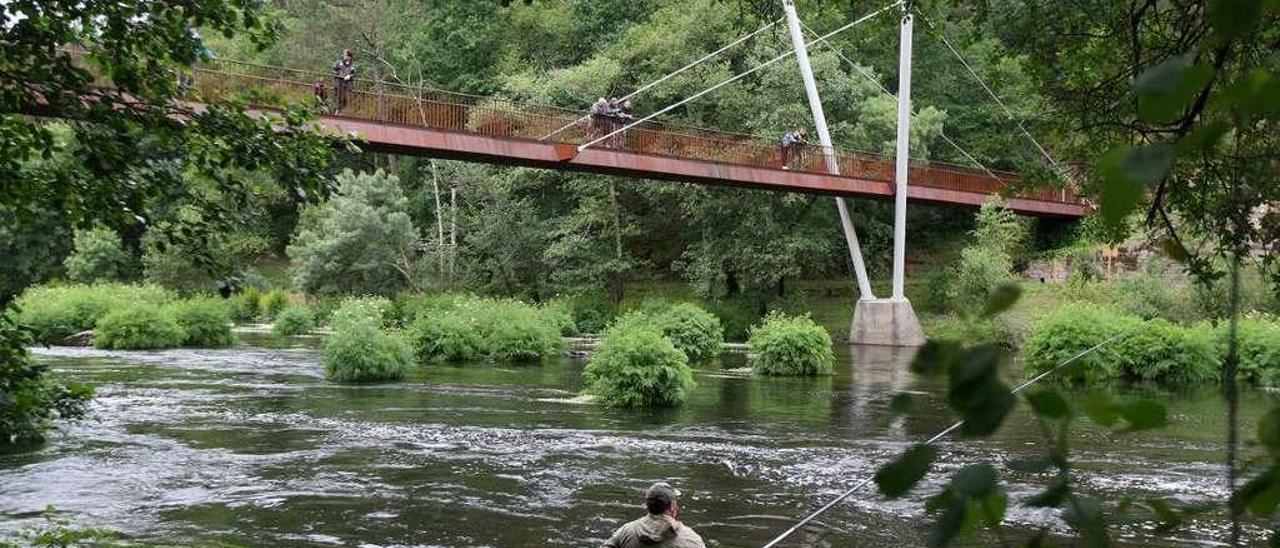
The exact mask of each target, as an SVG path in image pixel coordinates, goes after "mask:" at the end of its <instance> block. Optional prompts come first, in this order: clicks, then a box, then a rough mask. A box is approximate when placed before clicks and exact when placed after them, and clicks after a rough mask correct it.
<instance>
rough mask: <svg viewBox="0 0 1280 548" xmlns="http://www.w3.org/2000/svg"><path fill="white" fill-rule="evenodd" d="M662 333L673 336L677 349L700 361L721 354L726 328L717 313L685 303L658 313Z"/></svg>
mask: <svg viewBox="0 0 1280 548" xmlns="http://www.w3.org/2000/svg"><path fill="white" fill-rule="evenodd" d="M657 321H658V323H659V325H660V327H661V328H662V334H663V335H666V336H668V337H670V338H671V342H672V343H674V344H675V345H676V348H678V349H680V350H682V351H684V353H685V355H686V356H688V357H689V361H690V362H693V363H696V362H701V361H705V360H709V359H711V358H714V357H716V356H719V355H720V350H721V346H722V345H724V329H723V328H721V327H720V319H719V318H717V317H715V315H714V314H712V313H710V312H707V311H706V310H703V309H701V308H699V307H698V306H697V305H694V304H690V303H681V304H678V305H675V306H672V307H670V308H668V309H666V310H664V311H662V312H661V313H660V314H659V315H658V316H657Z"/></svg>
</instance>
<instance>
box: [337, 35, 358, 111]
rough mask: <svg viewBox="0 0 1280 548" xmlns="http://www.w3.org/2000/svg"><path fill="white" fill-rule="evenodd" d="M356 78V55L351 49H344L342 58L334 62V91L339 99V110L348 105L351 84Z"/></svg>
mask: <svg viewBox="0 0 1280 548" xmlns="http://www.w3.org/2000/svg"><path fill="white" fill-rule="evenodd" d="M355 80H356V61H355V56H353V55H351V50H349V49H344V50H342V58H341V59H338V61H337V62H336V63H334V64H333V91H334V95H335V99H337V102H338V105H337V110H342V109H344V108H346V107H347V95H348V94H349V93H351V84H353V83H355Z"/></svg>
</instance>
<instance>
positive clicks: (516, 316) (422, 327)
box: [411, 299, 563, 362]
mask: <svg viewBox="0 0 1280 548" xmlns="http://www.w3.org/2000/svg"><path fill="white" fill-rule="evenodd" d="M411 330H412V332H413V338H414V345H415V349H416V351H417V354H418V356H419V358H421V359H422V360H424V361H433V360H438V361H448V362H459V361H469V360H477V359H483V360H487V361H494V362H528V361H537V360H540V359H542V358H544V357H547V356H550V355H554V354H556V353H558V352H559V351H560V349H561V346H562V345H563V341H562V340H561V338H560V326H559V325H558V323H557V321H556V318H554V317H552V316H550V315H548V314H545V313H543V311H542V310H539V309H538V308H535V307H533V306H530V305H527V304H524V303H520V302H517V301H503V300H491V299H467V300H463V301H461V302H458V303H457V304H456V305H455V306H454V307H453V308H448V309H442V310H437V311H429V312H427V313H425V314H423V315H422V316H421V317H420V318H418V320H417V321H416V322H414V324H413V327H412V328H411Z"/></svg>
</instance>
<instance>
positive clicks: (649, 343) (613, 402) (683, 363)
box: [583, 323, 697, 408]
mask: <svg viewBox="0 0 1280 548" xmlns="http://www.w3.org/2000/svg"><path fill="white" fill-rule="evenodd" d="M583 374H584V375H585V377H586V382H587V389H586V390H587V392H589V393H592V394H595V395H596V396H597V397H598V398H599V399H600V402H601V403H603V404H605V405H607V406H610V407H642V408H649V407H672V406H676V405H680V404H681V403H684V401H685V399H686V398H688V396H689V393H690V392H691V391H693V389H694V387H695V386H697V384H696V383H695V382H694V380H693V371H692V370H691V369H690V368H689V360H688V358H686V357H685V355H684V352H681V351H680V350H678V349H676V347H675V345H674V344H672V343H671V339H669V338H667V337H666V336H664V335H663V334H662V332H661V331H659V330H658V329H657V328H655V327H654V326H652V325H645V324H642V323H637V324H627V325H615V326H614V327H611V328H609V330H608V331H606V333H605V337H604V340H603V341H602V342H601V344H600V347H599V348H598V349H596V352H595V353H594V354H592V355H591V359H590V360H589V361H588V362H587V366H586V368H585V369H584V370H583Z"/></svg>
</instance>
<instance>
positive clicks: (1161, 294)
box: [1112, 274, 1199, 322]
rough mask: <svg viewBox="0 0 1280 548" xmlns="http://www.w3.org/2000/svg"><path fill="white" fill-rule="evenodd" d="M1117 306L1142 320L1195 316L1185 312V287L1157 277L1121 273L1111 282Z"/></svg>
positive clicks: (1175, 319) (1187, 300)
mask: <svg viewBox="0 0 1280 548" xmlns="http://www.w3.org/2000/svg"><path fill="white" fill-rule="evenodd" d="M1112 289H1113V291H1114V302H1115V304H1116V306H1117V307H1119V308H1120V309H1121V310H1124V311H1125V312H1128V313H1130V314H1136V315H1138V316H1139V317H1141V318H1143V319H1148V320H1149V319H1153V318H1165V319H1168V320H1172V321H1183V322H1188V321H1195V320H1196V319H1199V318H1198V317H1194V316H1192V315H1189V314H1188V313H1187V309H1188V308H1190V306H1189V305H1190V296H1189V295H1188V292H1187V290H1186V289H1185V288H1183V287H1180V286H1179V285H1178V284H1176V283H1172V282H1170V281H1169V280H1166V279H1164V278H1161V277H1156V276H1150V275H1145V274H1142V275H1130V276H1125V277H1123V278H1121V279H1119V280H1117V281H1116V282H1115V284H1113V286H1112Z"/></svg>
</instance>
